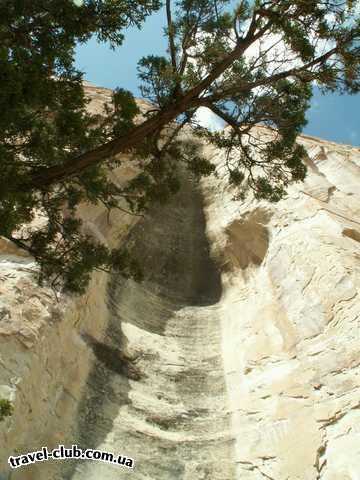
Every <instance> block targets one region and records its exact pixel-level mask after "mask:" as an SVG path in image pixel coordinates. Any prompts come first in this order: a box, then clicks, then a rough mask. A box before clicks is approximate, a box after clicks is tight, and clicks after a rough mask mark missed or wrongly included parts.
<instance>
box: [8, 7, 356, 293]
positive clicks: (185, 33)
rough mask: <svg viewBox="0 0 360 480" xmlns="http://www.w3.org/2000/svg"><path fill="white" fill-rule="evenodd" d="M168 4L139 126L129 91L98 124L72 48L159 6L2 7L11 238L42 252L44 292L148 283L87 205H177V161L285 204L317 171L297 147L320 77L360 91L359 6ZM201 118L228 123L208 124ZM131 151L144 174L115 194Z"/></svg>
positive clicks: (112, 34)
mask: <svg viewBox="0 0 360 480" xmlns="http://www.w3.org/2000/svg"><path fill="white" fill-rule="evenodd" d="M164 4H165V5H164V7H165V10H166V12H165V13H166V18H167V22H168V24H167V28H166V31H165V35H166V37H167V40H168V52H167V55H166V56H162V57H159V56H155V55H149V56H147V57H145V58H143V59H140V61H139V64H138V74H139V79H140V80H141V92H142V95H143V97H144V98H146V99H148V100H149V101H150V102H151V103H152V107H151V108H150V110H149V111H148V112H147V113H144V112H143V116H142V117H141V116H140V115H139V114H140V111H139V109H138V107H137V105H136V102H135V99H134V97H133V95H132V94H131V92H128V91H126V90H123V89H120V88H119V89H116V90H115V91H114V92H113V96H112V99H111V102H109V104H108V105H106V106H105V112H104V114H103V115H101V116H100V115H92V114H90V113H89V112H88V110H87V103H88V100H87V99H86V97H85V94H84V91H83V85H82V73H81V72H79V71H77V70H76V69H75V67H74V48H75V45H76V43H77V42H80V43H81V42H85V41H87V40H88V39H89V38H90V37H91V36H95V37H96V38H97V39H98V40H99V41H108V42H110V44H111V46H112V47H113V48H115V47H117V46H119V45H120V44H121V43H122V41H123V31H124V28H125V27H127V26H129V25H137V26H138V27H140V26H141V23H142V22H143V20H144V18H145V17H146V15H148V14H149V13H151V12H152V11H154V10H156V9H158V8H160V2H159V1H158V0H140V1H134V0H127V1H124V0H101V1H100V0H99V1H98V0H96V1H95V0H84V1H82V2H80V1H70V0H48V1H46V2H44V1H43V0H33V1H31V2H29V1H26V0H16V1H14V0H4V1H2V2H1V4H0V108H1V113H2V114H1V116H0V162H1V173H2V174H1V177H0V234H1V235H3V236H5V237H7V238H9V239H11V240H13V241H14V242H15V243H17V244H18V245H19V246H21V247H23V248H26V249H27V250H29V251H30V252H31V253H32V254H33V255H34V257H35V258H36V260H37V261H38V264H39V265H40V272H39V281H40V282H41V283H43V282H45V281H46V282H50V283H51V284H52V285H53V286H54V287H55V288H64V289H65V290H67V291H72V292H77V293H81V292H83V291H84V289H85V288H86V285H87V283H88V281H89V278H90V275H91V272H92V271H93V270H103V271H111V270H117V271H121V272H122V273H123V274H124V275H130V276H133V277H135V278H137V279H140V277H141V273H140V269H139V266H138V265H137V264H135V263H134V261H133V259H132V258H131V256H130V254H129V253H128V252H127V251H126V250H118V249H115V250H112V249H109V248H108V247H107V246H106V245H104V244H102V243H100V242H97V241H96V240H95V239H94V238H93V237H92V236H90V235H89V234H87V233H86V232H85V229H84V226H83V225H82V223H81V221H80V220H79V219H78V217H77V209H78V206H79V204H80V203H82V202H85V203H86V202H88V203H93V204H98V203H101V204H102V205H104V206H105V207H106V208H107V209H108V211H109V212H110V211H111V209H114V208H120V209H124V208H125V209H130V211H131V212H132V213H134V214H141V213H143V212H146V210H147V209H148V207H149V205H151V204H153V203H156V202H157V203H165V202H167V201H168V200H169V198H170V197H171V196H172V195H173V194H174V193H175V192H177V191H178V189H179V188H180V180H179V179H180V175H179V171H180V169H181V168H182V166H185V167H186V168H187V169H188V170H189V171H191V172H192V175H193V176H194V177H195V178H196V179H200V178H201V177H202V176H206V175H210V174H214V173H216V174H218V173H219V172H218V171H217V170H216V169H215V167H214V165H212V164H211V162H209V160H208V159H207V158H205V155H204V154H203V151H202V148H203V147H202V145H203V142H204V141H205V142H208V143H210V144H212V145H213V147H214V148H216V149H219V151H220V153H221V154H222V155H223V158H224V162H223V165H221V171H222V172H224V171H225V174H226V176H227V179H228V181H229V184H230V185H231V187H232V188H233V191H234V196H235V197H237V198H245V196H246V195H249V194H253V195H254V197H255V198H257V199H265V200H267V201H272V202H276V201H279V200H280V199H281V198H283V196H284V195H285V193H286V188H287V187H288V185H290V184H291V183H292V182H297V181H302V180H303V179H304V177H305V175H306V168H305V165H304V162H303V159H304V156H305V151H304V149H303V148H302V147H301V146H299V145H298V144H297V143H296V138H297V135H298V134H299V133H300V132H301V130H302V128H303V127H304V125H305V124H306V120H305V113H306V110H307V108H308V107H309V104H310V99H311V94H312V91H311V85H312V82H314V81H316V82H317V84H318V85H319V86H320V87H321V89H323V90H325V91H326V90H330V91H334V90H338V91H340V92H349V93H357V92H359V91H360V75H359V73H360V49H359V40H360V22H359V18H358V16H356V15H357V14H356V8H355V7H356V5H355V2H351V1H348V2H342V1H340V0H339V1H338V0H335V1H331V2H330V1H328V0H322V1H320V2H319V1H313V0H296V1H290V0H283V1H281V2H278V1H275V0H274V1H272V0H270V1H268V0H255V1H254V2H250V1H244V0H243V1H239V3H238V4H237V6H236V7H235V8H233V7H232V4H233V2H230V1H229V0H217V1H216V2H213V1H209V0H176V1H173V2H171V1H170V0H165V2H164ZM139 35H141V34H139ZM279 45H282V49H280V51H279V50H277V48H278V46H279ZM199 107H204V108H207V109H209V110H210V111H211V112H212V113H213V114H215V115H216V116H217V117H219V118H220V119H221V120H222V121H223V122H224V123H225V124H227V128H225V129H224V130H219V131H212V130H210V129H207V128H205V127H204V126H203V125H201V124H200V123H199V120H198V116H197V115H196V112H197V109H198V108H199ZM144 117H145V118H144ZM259 126H260V127H261V128H262V130H259V129H256V128H254V127H259ZM184 129H186V130H184ZM190 129H191V130H190ZM183 131H185V132H186V133H185V134H183ZM190 131H191V132H192V134H191V135H190ZM259 132H260V133H261V134H260V133H259ZM124 152H126V153H127V154H132V155H133V158H134V161H135V162H136V163H137V166H138V167H140V172H139V174H138V175H137V176H136V177H135V178H133V179H132V180H130V181H129V182H128V183H127V184H126V185H125V186H124V187H121V188H120V187H119V186H118V185H117V184H116V183H115V182H113V181H112V180H111V175H109V174H108V173H109V169H111V168H114V167H116V166H118V165H119V163H120V160H119V157H116V154H119V153H124ZM35 220H36V221H35ZM39 220H40V222H39ZM39 225H40V226H39Z"/></svg>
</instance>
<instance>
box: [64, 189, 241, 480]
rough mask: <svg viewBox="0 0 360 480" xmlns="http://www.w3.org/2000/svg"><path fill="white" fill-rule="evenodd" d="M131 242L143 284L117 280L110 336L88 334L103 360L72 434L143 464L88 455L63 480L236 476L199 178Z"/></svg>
mask: <svg viewBox="0 0 360 480" xmlns="http://www.w3.org/2000/svg"><path fill="white" fill-rule="evenodd" d="M128 244H129V246H130V247H131V249H132V251H133V252H134V254H135V256H136V257H138V258H139V259H140V260H141V263H142V265H143V269H144V274H145V281H144V282H143V283H142V284H138V283H135V282H134V281H132V280H124V279H122V278H120V277H117V278H113V279H112V281H111V284H110V287H109V308H110V310H111V321H110V323H109V326H108V329H107V332H106V336H105V338H103V339H101V340H99V339H94V338H91V337H89V336H86V334H84V339H85V341H86V342H87V343H88V344H89V346H90V347H91V348H92V349H93V352H94V354H95V357H96V362H95V365H94V368H93V371H92V373H91V375H90V378H89V380H88V385H87V391H86V392H85V394H84V397H83V401H82V403H81V405H80V406H79V424H78V425H77V427H76V434H75V435H74V440H76V441H77V443H78V444H79V445H81V446H82V448H97V449H101V450H107V451H111V452H114V453H116V454H124V455H128V456H130V457H133V458H134V459H135V462H136V467H135V469H134V471H133V472H131V473H130V472H129V471H127V470H126V469H124V468H123V467H116V466H109V465H105V464H103V463H100V462H90V461H87V462H83V463H78V464H77V465H74V464H73V465H68V466H67V468H66V469H65V470H63V472H62V478H66V479H71V480H83V479H84V480H85V479H86V480H92V479H94V480H95V479H100V478H101V479H102V480H106V479H109V480H112V479H115V478H116V479H121V478H128V476H129V475H131V476H132V478H134V479H136V480H138V479H145V478H146V479H154V480H155V479H156V480H161V479H184V480H190V479H195V478H196V479H199V480H201V479H204V480H205V479H209V480H210V479H211V480H216V479H219V480H220V479H221V480H226V479H231V478H234V477H233V466H232V460H231V459H232V455H231V449H232V441H231V436H230V432H229V429H230V424H229V416H228V412H227V411H226V401H225V397H226V393H225V383H224V378H223V369H222V362H221V352H220V327H219V317H218V306H217V303H218V301H219V299H220V296H221V284H220V275H219V273H218V271H217V270H216V267H215V265H214V263H213V262H212V260H211V259H210V256H209V246H208V243H207V239H206V236H205V220H204V215H203V211H202V201H201V196H200V193H199V192H198V190H197V189H196V187H195V186H194V185H193V184H192V182H187V183H186V184H185V185H184V187H183V189H182V191H181V192H180V193H179V194H178V195H177V196H176V197H175V198H174V200H173V201H172V202H171V204H170V205H167V206H164V207H157V208H155V209H154V210H153V211H152V212H151V214H150V215H149V216H148V217H147V218H146V219H144V220H143V221H141V222H139V223H138V225H137V226H136V227H135V228H134V229H133V231H132V233H131V235H130V236H129V238H128Z"/></svg>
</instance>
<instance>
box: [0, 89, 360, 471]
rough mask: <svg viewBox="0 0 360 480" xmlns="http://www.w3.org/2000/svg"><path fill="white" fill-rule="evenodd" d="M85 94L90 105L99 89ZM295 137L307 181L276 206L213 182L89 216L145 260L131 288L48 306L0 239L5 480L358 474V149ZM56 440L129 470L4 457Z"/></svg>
mask: <svg viewBox="0 0 360 480" xmlns="http://www.w3.org/2000/svg"><path fill="white" fill-rule="evenodd" d="M88 93H89V95H91V96H92V98H93V103H92V108H94V109H100V108H101V104H102V102H103V100H104V99H105V98H106V96H107V95H109V92H108V91H106V90H105V89H97V88H95V87H88ZM259 133H261V129H259ZM300 141H301V142H302V143H303V144H304V145H305V147H306V149H307V152H308V158H307V163H308V167H309V175H308V177H307V179H306V181H305V183H303V184H298V185H296V186H292V187H291V188H290V189H289V195H288V197H287V199H285V200H283V201H281V202H280V203H278V204H275V205H269V204H268V203H266V202H257V201H254V200H251V199H249V200H246V201H233V200H232V192H231V191H230V190H229V189H228V188H227V187H226V185H225V183H222V181H221V180H219V179H215V178H211V179H205V180H203V181H202V182H201V185H200V186H197V185H195V184H194V183H193V182H192V181H191V179H187V180H184V186H183V189H182V190H181V192H179V194H178V195H177V196H176V198H174V199H173V201H172V202H171V203H170V204H169V205H167V206H164V207H161V208H154V209H153V210H152V212H151V214H150V215H149V216H148V217H147V218H145V219H139V218H138V217H130V216H128V215H126V214H125V213H122V212H116V213H113V214H112V215H111V216H110V218H108V217H107V214H106V212H104V211H103V210H102V209H101V208H97V209H94V208H93V207H91V208H90V207H87V206H84V207H83V209H82V211H81V215H82V217H83V218H84V220H85V223H86V228H88V229H89V230H90V231H91V232H93V233H94V234H95V235H98V236H99V238H102V239H103V240H104V241H106V242H109V244H112V245H117V244H119V243H121V242H126V243H127V244H128V245H129V247H130V248H131V249H132V250H133V252H134V255H136V256H138V257H139V258H140V259H141V260H142V262H143V265H144V271H145V282H144V283H143V284H136V283H135V282H133V281H131V280H128V281H125V280H123V279H122V278H121V277H112V278H108V277H107V276H105V275H102V274H96V275H94V278H93V280H92V283H91V285H90V287H89V289H88V292H87V294H86V295H84V296H83V297H81V298H76V299H73V298H60V300H59V301H58V302H57V301H56V300H55V299H54V295H53V292H51V290H47V289H45V288H43V289H40V288H39V287H38V286H37V285H36V284H34V282H33V280H32V276H31V272H30V270H31V268H33V266H34V265H33V262H32V259H31V258H30V257H27V256H24V255H23V254H22V252H21V251H19V250H17V249H16V248H14V247H13V246H12V245H10V244H9V243H7V242H5V241H2V243H1V244H0V261H1V272H0V274H1V286H0V288H1V294H2V295H1V298H0V302H1V304H0V397H1V398H9V399H10V400H11V401H12V402H13V405H14V414H13V416H12V417H9V418H7V419H6V420H5V421H3V422H1V423H0V478H3V479H11V480H60V479H61V480H70V479H72V480H85V479H86V480H95V479H96V480H98V479H101V480H113V479H125V478H130V477H131V478H134V480H140V479H141V480H145V479H148V480H150V479H151V480H162V479H164V480H170V479H174V480H175V479H182V480H240V479H241V480H264V479H273V480H319V479H321V480H340V479H341V480H358V479H359V478H360V476H359V475H360V354H359V346H360V334H359V332H360V326H359V319H360V303H359V296H358V293H359V286H360V275H359V269H360V191H359V186H358V185H359V180H360V149H359V148H354V147H350V146H344V145H337V144H335V143H331V142H325V141H322V140H319V139H315V138H311V137H306V136H302V137H301V138H300ZM207 153H208V155H209V156H211V158H212V159H213V161H215V162H216V163H217V164H218V165H221V155H220V154H219V152H216V151H214V150H212V149H210V148H209V149H208V152H207ZM132 173H133V170H132V166H131V164H129V163H127V162H124V166H122V167H120V169H119V170H118V171H117V172H116V175H117V178H118V180H119V181H123V180H124V179H126V178H128V177H129V176H131V175H132ZM60 443H63V444H65V445H71V444H72V443H77V444H78V445H79V446H81V447H82V448H98V449H101V450H108V451H111V452H114V453H116V454H118V453H121V454H125V455H126V454H127V455H128V456H131V457H133V458H134V459H135V462H136V465H135V469H134V471H132V472H129V471H128V470H125V469H124V468H121V467H114V466H108V465H105V464H103V463H100V462H94V461H93V462H90V461H88V462H82V463H81V462H78V463H76V462H74V461H71V462H70V461H68V462H55V461H54V462H42V463H37V464H34V465H32V466H28V467H23V468H21V469H16V470H13V471H12V472H11V471H10V470H11V469H10V468H9V466H8V465H7V458H8V456H9V455H14V454H15V455H16V454H20V453H23V452H24V453H25V452H27V451H32V450H36V449H38V448H40V447H41V446H43V445H47V446H48V447H49V448H52V447H55V446H57V445H58V444H60Z"/></svg>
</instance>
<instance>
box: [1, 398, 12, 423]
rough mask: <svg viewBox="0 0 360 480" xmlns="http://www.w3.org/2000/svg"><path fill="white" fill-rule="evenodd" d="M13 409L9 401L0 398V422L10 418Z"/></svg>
mask: <svg viewBox="0 0 360 480" xmlns="http://www.w3.org/2000/svg"><path fill="white" fill-rule="evenodd" d="M13 410H14V407H13V405H12V403H11V402H10V400H6V399H4V398H0V422H1V421H3V420H4V419H5V417H10V416H11V415H12V413H13Z"/></svg>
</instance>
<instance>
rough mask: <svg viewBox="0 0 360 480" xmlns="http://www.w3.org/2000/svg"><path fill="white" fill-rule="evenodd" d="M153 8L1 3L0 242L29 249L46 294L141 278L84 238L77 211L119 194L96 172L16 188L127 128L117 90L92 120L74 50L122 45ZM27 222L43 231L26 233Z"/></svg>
mask: <svg viewBox="0 0 360 480" xmlns="http://www.w3.org/2000/svg"><path fill="white" fill-rule="evenodd" d="M158 7H159V3H158V1H157V0H143V1H140V2H138V1H136V2H135V1H126V2H124V1H110V0H107V1H102V2H98V1H93V0H87V1H83V2H72V1H70V0H60V1H59V0H46V1H44V0H34V1H32V2H28V1H26V0H15V1H14V0H9V1H6V0H5V1H4V2H1V5H0V19H1V20H0V87H1V88H0V108H1V113H2V114H1V116H0V162H1V172H2V174H1V176H0V192H1V193H0V225H1V227H0V234H1V235H3V236H5V237H7V238H10V239H12V240H13V241H15V242H16V243H17V244H18V245H19V246H21V247H23V248H26V249H27V250H29V251H30V252H31V253H32V254H33V255H34V257H35V259H36V260H37V261H38V263H39V265H40V267H41V271H40V274H39V276H40V280H41V281H43V280H45V279H46V280H50V281H51V283H52V285H53V286H54V287H58V286H63V287H64V288H65V289H66V290H69V291H74V292H82V291H83V290H84V288H85V286H86V284H87V281H88V279H89V276H90V272H91V271H92V270H93V269H94V268H100V269H109V268H110V266H111V265H113V267H114V268H116V269H120V270H122V271H123V272H124V274H134V275H135V276H138V275H139V273H138V270H139V269H138V267H137V266H136V265H135V264H134V262H133V261H132V260H131V259H130V258H129V256H128V254H127V253H126V251H121V252H119V251H117V250H113V251H111V250H109V249H107V248H106V247H105V246H104V245H101V244H99V243H97V242H95V240H94V239H91V237H90V236H88V235H84V234H83V233H81V231H82V228H81V222H80V221H79V220H78V219H76V207H77V206H78V205H79V203H80V202H83V201H87V202H95V203H96V202H98V201H101V202H103V203H104V204H105V205H106V206H107V208H110V207H112V206H116V205H117V203H118V198H117V195H118V194H119V193H120V192H119V189H118V187H116V185H114V184H112V183H111V182H109V181H108V179H107V175H106V172H105V169H104V167H103V166H101V165H98V166H94V167H92V168H90V169H88V170H87V171H86V172H85V173H84V174H83V175H78V176H76V177H74V178H72V179H71V180H70V181H64V182H61V183H59V184H57V185H53V186H51V187H49V188H44V189H38V190H35V189H30V190H26V189H24V188H23V184H24V183H26V182H27V181H28V179H29V176H30V175H33V174H35V175H36V173H37V172H38V171H40V170H41V169H42V168H48V167H51V166H54V165H61V164H63V163H65V162H66V161H68V160H71V159H72V158H73V156H74V155H75V156H76V155H79V154H81V153H83V152H86V151H89V150H91V149H93V148H95V147H96V146H99V145H101V144H102V143H104V142H107V141H110V140H111V139H113V138H114V137H115V136H116V135H118V134H119V133H120V132H124V131H126V129H129V128H131V127H133V126H134V123H133V120H134V117H135V115H136V114H137V113H138V109H137V106H136V103H135V101H134V99H133V96H132V95H131V94H130V92H126V91H125V90H121V89H118V90H116V91H115V92H114V94H113V98H112V102H111V105H109V106H108V107H107V110H106V113H105V115H104V117H102V118H99V117H98V116H96V115H90V113H89V112H88V111H87V103H88V100H87V99H86V97H85V95H84V90H83V84H82V73H81V72H79V71H77V70H76V69H75V68H74V66H73V64H74V48H75V45H76V42H85V41H86V40H88V39H89V38H90V36H91V35H96V36H97V38H98V40H100V41H109V42H110V43H111V45H112V46H114V47H115V46H117V45H120V44H121V42H122V40H123V35H122V30H123V28H124V27H127V26H129V25H138V26H139V25H140V23H141V22H142V21H143V20H144V18H145V16H146V15H147V14H148V13H150V12H151V11H153V10H154V9H157V8H158ZM115 197H116V200H115ZM35 216H36V218H37V219H39V218H40V219H42V220H43V221H42V222H40V223H41V224H42V227H41V228H38V227H37V228H31V226H29V224H31V222H33V220H34V219H35ZM33 224H34V222H33ZM24 225H28V226H29V227H28V228H26V229H22V231H21V233H19V228H21V227H23V226H24Z"/></svg>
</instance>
